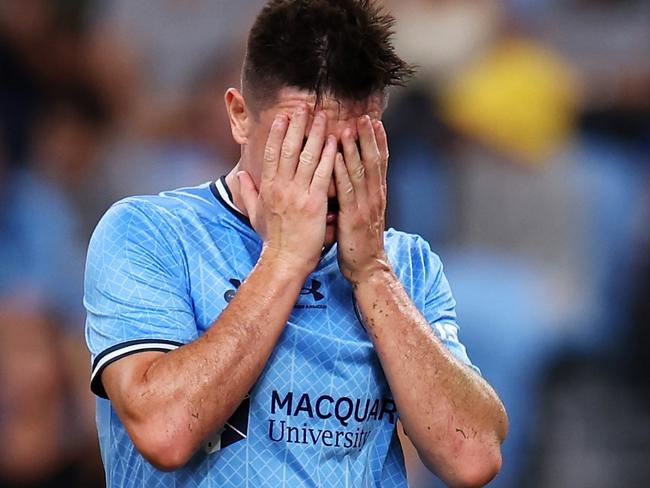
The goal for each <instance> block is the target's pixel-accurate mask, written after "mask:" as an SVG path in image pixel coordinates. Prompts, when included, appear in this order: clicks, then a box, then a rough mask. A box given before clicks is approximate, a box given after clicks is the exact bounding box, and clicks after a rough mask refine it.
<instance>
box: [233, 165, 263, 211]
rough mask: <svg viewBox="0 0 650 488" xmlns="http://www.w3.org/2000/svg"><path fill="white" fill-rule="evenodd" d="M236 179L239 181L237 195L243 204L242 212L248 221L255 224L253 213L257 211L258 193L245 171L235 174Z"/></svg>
mask: <svg viewBox="0 0 650 488" xmlns="http://www.w3.org/2000/svg"><path fill="white" fill-rule="evenodd" d="M237 179H238V180H239V194H240V195H241V198H242V201H243V203H244V208H243V210H244V211H245V212H246V215H247V216H248V220H250V221H251V222H255V211H256V210H257V199H258V197H259V193H258V191H257V188H256V187H255V183H254V182H253V178H251V175H249V174H248V173H247V172H246V171H240V172H238V173H237Z"/></svg>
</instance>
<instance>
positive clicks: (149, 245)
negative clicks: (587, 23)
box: [85, 0, 507, 488]
mask: <svg viewBox="0 0 650 488" xmlns="http://www.w3.org/2000/svg"><path fill="white" fill-rule="evenodd" d="M392 22H393V18H392V17H390V16H389V15H387V14H385V13H383V12H382V11H381V10H379V9H378V8H376V7H375V6H374V5H373V4H372V3H371V2H368V1H366V0H309V1H307V0H272V1H270V2H269V3H268V4H267V5H266V6H265V8H264V9H263V10H262V11H261V13H260V14H259V15H258V17H257V19H256V21H255V24H254V26H253V27H252V30H251V32H250V34H249V38H248V49H247V53H246V57H245V60H244V64H243V71H242V85H241V91H239V90H236V89H234V88H232V89H229V90H228V91H227V93H226V95H225V101H226V106H227V111H228V115H229V119H230V124H231V128H232V134H233V137H234V139H235V141H236V142H237V143H239V144H240V145H241V158H240V160H239V162H238V163H237V164H236V165H235V167H234V168H233V170H232V171H231V172H230V173H229V174H228V175H226V176H224V177H221V178H220V179H218V180H216V181H215V182H211V183H205V184H203V185H200V186H197V187H193V188H182V189H179V190H175V191H169V192H163V193H161V194H160V195H158V196H143V197H133V198H127V199H125V200H123V201H121V202H118V203H117V204H115V205H114V206H113V207H112V208H111V209H110V210H109V211H108V212H107V214H106V215H105V216H104V217H103V218H102V220H101V222H100V223H99V225H98V227H97V229H96V231H95V233H94V235H93V237H92V240H91V243H90V249H89V251H88V261H87V272H86V289H85V305H86V307H87V310H88V320H87V340H88V345H89V348H90V350H91V352H92V356H93V368H92V379H91V387H92V390H93V391H94V392H95V393H96V394H97V395H98V397H99V398H98V401H97V426H98V430H99V436H100V442H101V450H102V456H103V460H104V465H105V468H106V477H107V483H108V485H109V486H110V487H128V486H161V487H162V486H164V487H167V486H178V487H180V486H188V487H189V486H191V487H194V486H202V487H207V486H218V487H221V488H227V487H245V486H254V487H256V488H259V487H267V486H268V487H274V488H275V487H291V488H295V487H308V486H309V487H314V486H318V487H339V486H350V487H366V486H368V487H369V486H382V487H403V486H406V474H405V468H404V461H403V457H402V453H401V449H400V444H399V439H398V437H397V433H396V429H395V427H396V422H397V420H398V419H400V420H401V422H402V423H403V425H404V428H405V431H406V433H407V435H408V436H409V437H410V439H411V440H412V441H413V444H414V445H415V447H416V448H417V451H418V453H419V455H420V457H421V458H422V460H423V461H424V463H425V464H426V465H427V466H428V467H429V468H430V469H431V470H432V471H433V472H434V473H436V474H437V475H438V476H439V477H440V478H442V479H443V480H444V481H445V482H446V483H447V484H448V485H449V486H458V487H460V486H463V487H465V486H482V485H483V484H485V483H487V482H488V481H489V480H490V479H491V478H492V477H493V476H494V475H495V474H496V473H497V471H498V470H499V467H500V463H501V454H500V444H501V442H502V441H503V439H504V437H505V435H506V429H507V427H506V426H507V420H506V415H505V412H504V409H503V407H502V405H501V403H500V401H499V399H498V398H497V395H496V394H495V393H494V391H493V390H492V389H491V388H490V386H489V385H488V384H487V383H486V382H485V381H484V380H483V379H482V378H481V376H480V374H479V373H478V371H477V370H476V369H475V368H474V367H473V366H472V365H471V363H470V360H469V359H468V357H467V355H466V352H465V349H464V347H463V346H462V344H461V343H460V342H459V341H458V335H457V331H458V327H457V325H456V314H455V310H454V307H455V303H454V299H453V298H452V295H451V292H450V289H449V285H448V283H447V280H446V279H445V276H444V274H443V272H442V266H441V263H440V260H439V259H438V257H437V256H436V255H435V254H433V252H432V251H431V250H430V249H429V246H428V244H427V243H426V242H424V241H423V240H422V239H421V238H419V237H417V236H413V235H408V234H404V233H401V232H397V231H394V230H389V231H387V232H385V231H384V211H385V205H386V168H387V162H388V143H387V136H386V133H385V131H384V127H383V125H382V123H381V117H382V113H383V110H384V106H385V103H386V88H387V87H389V86H390V85H400V84H403V82H404V81H405V79H406V78H407V77H408V75H409V74H410V73H411V69H410V68H409V66H408V65H407V64H405V63H404V62H403V61H402V60H401V59H400V58H399V57H398V56H397V55H396V53H395V52H394V50H393V47H392V45H391V42H390V41H391V25H392Z"/></svg>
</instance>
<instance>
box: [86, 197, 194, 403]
mask: <svg viewBox="0 0 650 488" xmlns="http://www.w3.org/2000/svg"><path fill="white" fill-rule="evenodd" d="M169 218H170V216H169V215H167V214H165V213H163V211H161V210H158V209H157V208H156V207H155V205H153V204H149V203H144V202H139V201H123V202H120V203H117V204H115V205H114V206H113V207H111V209H109V211H108V212H107V213H106V215H104V217H103V218H102V220H101V221H100V223H99V224H98V226H97V228H96V229H95V232H94V233H93V236H92V238H91V241H90V245H89V248H88V258H87V261H86V274H85V283H84V305H85V307H86V312H87V318H86V342H87V344H88V348H89V349H90V352H91V356H92V373H91V390H92V391H93V392H94V393H95V394H97V395H98V396H101V397H103V398H106V392H105V390H104V387H103V385H102V382H101V374H102V371H103V370H104V368H106V366H108V365H109V364H111V363H113V362H115V361H117V360H118V359H121V358H123V357H125V356H128V355H131V354H135V353H138V352H143V351H164V352H166V351H171V350H173V349H176V348H178V347H179V346H181V345H183V344H187V343H188V342H191V341H193V340H194V339H196V338H197V328H196V324H195V321H194V314H193V307H192V304H191V300H190V294H189V291H188V290H189V284H188V277H187V272H186V264H185V263H186V260H185V258H184V254H183V251H182V248H181V246H180V243H179V241H178V238H177V237H176V234H175V232H174V229H173V224H172V223H171V222H169Z"/></svg>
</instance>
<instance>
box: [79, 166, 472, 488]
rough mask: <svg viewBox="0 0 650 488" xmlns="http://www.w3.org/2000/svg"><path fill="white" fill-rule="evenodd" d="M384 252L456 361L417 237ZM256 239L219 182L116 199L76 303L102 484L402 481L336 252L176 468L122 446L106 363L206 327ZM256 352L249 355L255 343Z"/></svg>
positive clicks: (371, 355)
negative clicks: (220, 418)
mask: <svg viewBox="0 0 650 488" xmlns="http://www.w3.org/2000/svg"><path fill="white" fill-rule="evenodd" d="M385 242H386V250H387V253H388V256H389V259H390V261H391V264H392V266H393V269H394V270H395V272H396V274H397V275H398V276H399V278H400V279H401V281H402V283H403V284H404V286H405V287H406V290H407V291H408V293H409V295H410V296H411V297H412V299H413V301H414V302H415V304H416V305H417V307H418V308H419V309H420V310H421V311H422V313H423V314H424V316H425V317H426V319H427V320H428V321H429V322H430V323H431V325H432V327H433V329H434V330H435V332H436V334H437V335H438V337H439V338H440V339H441V340H442V341H443V342H444V344H445V345H446V346H447V347H448V348H449V350H450V351H451V352H452V353H453V354H454V355H455V356H456V357H457V358H459V359H460V360H461V361H463V362H464V363H467V364H470V362H469V359H468V357H467V355H466V353H465V348H464V347H463V345H462V344H461V343H460V342H459V341H458V335H457V331H458V328H457V325H456V313H455V310H454V307H455V303H454V299H453V298H452V295H451V292H450V289H449V285H448V284H447V280H446V279H445V276H444V274H443V272H442V266H441V264H440V260H439V259H438V257H437V256H436V255H435V254H433V253H432V252H431V250H430V249H429V246H428V244H426V242H424V241H423V240H422V239H421V238H419V237H416V236H412V235H408V234H404V233H401V232H397V231H394V230H389V231H388V232H386V239H385ZM261 247H262V242H261V240H260V239H259V237H258V236H257V234H256V233H255V231H254V230H253V229H252V228H251V227H250V224H249V222H248V220H247V219H246V217H245V216H244V215H242V214H241V213H240V212H239V211H238V210H237V208H236V207H235V205H234V204H233V202H232V197H231V195H230V192H229V190H228V188H227V187H226V185H225V179H224V178H221V179H220V180H218V181H217V182H216V183H212V184H208V183H206V184H204V185H201V186H198V187H194V188H184V189H180V190H176V191H171V192H165V193H161V194H160V195H158V196H148V197H134V198H128V199H126V200H123V201H121V202H119V203H117V204H115V205H114V206H113V207H112V208H111V209H110V210H109V211H108V212H107V214H106V215H105V216H104V217H103V218H102V220H101V222H100V223H99V225H98V227H97V229H96V230H95V233H94V235H93V237H92V240H91V242H90V248H89V251H88V261H87V267H86V285H85V286H86V288H85V299H84V303H85V306H86V308H87V311H88V319H87V324H86V335H87V341H88V346H89V348H90V350H91V352H92V359H93V366H92V380H91V387H92V390H93V391H94V392H95V393H96V394H97V395H98V397H99V398H98V399H97V428H98V431H99V438H100V444H101V451H102V457H103V461H104V466H105V469H106V477H107V485H108V486H109V487H131V486H137V487H142V486H147V487H156V486H160V487H174V486H175V487H195V486H199V487H208V486H213V487H219V488H231V487H232V488H241V487H248V486H250V487H255V488H263V487H272V488H278V487H289V488H299V487H348V486H349V487H354V488H361V487H378V486H381V487H405V486H406V485H407V484H406V473H405V468H404V460H403V457H402V451H401V447H400V444H399V440H398V438H397V434H396V429H395V423H396V421H397V418H398V412H397V410H396V407H395V402H394V401H393V398H392V395H391V391H390V389H389V387H388V384H387V382H386V378H385V377H384V373H383V371H382V369H381V367H380V364H379V360H378V358H377V355H376V354H375V352H374V350H373V346H372V343H371V342H370V340H369V338H368V336H367V334H366V331H365V329H364V327H363V325H362V324H361V322H360V320H359V317H358V314H357V312H356V309H355V304H354V300H353V294H352V290H351V287H350V285H349V284H348V282H347V281H346V279H345V278H344V277H343V276H342V275H341V273H340V271H339V268H338V264H337V259H336V246H334V247H333V248H332V249H330V250H329V251H328V252H327V253H326V254H325V255H324V256H323V257H322V259H321V261H320V263H319V265H318V268H317V269H316V270H315V271H314V272H313V273H312V274H311V275H310V276H309V277H308V278H307V280H306V282H305V284H304V288H303V289H302V291H301V294H300V296H299V297H298V301H297V303H296V305H295V307H294V310H293V312H292V313H291V316H290V317H289V321H288V322H287V325H286V328H285V330H284V332H283V334H282V336H281V337H280V339H279V341H278V343H277V345H276V347H275V350H274V352H273V354H272V355H271V357H270V359H269V361H268V363H267V365H266V367H265V368H264V370H263V371H262V374H261V376H260V377H259V379H258V381H257V383H256V384H255V385H254V387H253V388H252V390H251V392H250V395H249V396H248V397H247V398H245V399H244V401H243V402H242V404H241V405H240V407H239V408H238V410H237V411H236V412H235V414H234V415H233V416H232V418H231V419H230V420H229V421H228V422H227V424H226V426H225V429H223V430H222V431H221V432H216V433H215V434H214V435H213V436H212V438H211V439H208V440H207V441H206V443H205V444H204V446H203V447H202V448H201V449H200V450H199V451H198V452H197V453H196V454H195V455H194V457H193V458H192V459H191V460H190V461H189V463H188V464H187V465H186V466H185V467H183V468H182V469H179V470H177V471H174V472H162V471H158V470H157V469H156V468H154V467H153V466H152V465H151V464H149V463H148V462H147V461H146V460H145V459H144V458H143V457H142V456H141V455H140V454H139V453H138V451H137V450H136V448H135V447H134V445H133V443H132V442H131V441H130V439H129V437H128V435H127V433H126V430H125V429H124V426H123V425H122V423H121V422H120V419H119V418H118V417H117V415H116V413H115V411H114V410H113V408H112V406H111V403H110V401H108V400H107V399H106V396H105V392H104V389H103V387H102V383H101V373H102V371H103V369H104V368H105V367H106V366H107V365H108V364H110V363H111V362H113V361H116V360H118V359H120V358H123V357H125V356H127V355H130V354H135V353H138V352H142V351H171V350H173V349H175V348H178V347H180V346H182V345H183V344H187V343H189V342H192V341H194V340H195V339H197V338H198V337H200V336H201V335H202V334H204V333H205V332H206V330H207V329H208V328H209V327H210V326H211V324H212V323H213V322H214V321H215V319H217V317H218V316H219V314H220V313H221V311H222V310H223V309H224V308H225V307H226V306H228V302H229V301H230V300H231V299H232V297H233V296H234V294H235V293H236V292H237V288H238V287H239V285H240V283H241V282H242V281H243V280H244V279H245V278H246V276H248V274H249V273H250V271H251V269H252V268H253V266H254V265H255V263H256V262H257V259H258V257H259V255H260V252H261ZM251 347H255V346H254V344H251Z"/></svg>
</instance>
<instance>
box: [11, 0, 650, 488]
mask: <svg viewBox="0 0 650 488" xmlns="http://www.w3.org/2000/svg"><path fill="white" fill-rule="evenodd" d="M262 3H263V2H262V1H261V0H237V1H235V0H0V487H3V488H4V487H36V486H38V487H49V486H53V487H54V486H57V487H58V486H66V487H73V488H74V487H94V486H97V487H100V486H102V485H103V474H102V468H101V463H100V460H99V454H98V447H97V441H96V438H95V436H96V434H95V429H94V421H93V415H94V413H93V406H94V405H93V399H92V398H91V395H90V392H89V390H88V376H89V359H88V357H87V353H86V352H85V347H84V345H83V323H84V313H83V308H82V304H81V296H82V274H83V264H84V257H85V256H84V254H85V246H86V243H87V242H88V239H89V236H90V233H91V231H92V229H93V227H94V225H95V223H96V222H97V220H98V219H99V217H100V216H101V214H102V213H103V212H104V211H105V210H106V209H107V207H108V205H110V203H111V202H113V201H115V200H116V199H119V198H121V197H123V196H126V195H129V194H134V193H151V192H158V191H160V190H163V189H169V188H173V187H178V186H182V185H191V184H196V183H199V182H203V181H207V180H209V179H213V178H215V177H216V176H218V175H220V174H223V173H225V172H226V171H227V170H228V169H229V168H230V166H231V165H232V164H233V163H234V162H235V161H236V158H237V154H238V148H237V147H235V146H234V143H233V142H232V140H231V138H230V134H229V129H228V126H227V122H226V118H225V115H224V107H223V101H222V94H223V91H224V89H225V88H226V87H227V86H229V85H236V84H237V79H238V69H239V61H240V59H241V55H242V52H243V45H244V40H245V35H246V33H247V30H248V27H249V26H250V24H251V22H252V19H253V17H254V15H255V13H256V11H257V10H258V9H259V7H260V6H261V4H262ZM385 3H386V4H387V6H388V7H389V8H390V9H391V10H392V11H393V12H394V13H395V14H396V17H397V19H398V23H397V38H396V42H397V46H398V49H399V51H400V52H401V54H402V55H403V56H404V57H405V58H406V59H407V60H409V61H411V62H415V63H417V64H418V65H419V66H420V69H419V75H418V77H417V79H416V80H415V81H414V82H413V83H412V84H411V86H410V87H409V88H408V89H406V90H401V91H398V92H395V93H394V94H392V95H391V100H390V106H389V110H388V112H387V114H386V117H385V120H386V123H387V126H388V130H389V137H390V140H389V141H390V147H391V163H390V172H389V179H390V182H389V188H390V195H389V222H390V225H392V226H395V227H398V228H402V229H405V230H408V231H412V232H417V233H419V234H421V235H423V236H424V237H425V238H427V239H428V240H429V241H430V242H431V243H432V246H433V248H434V249H435V250H437V252H438V253H439V254H440V255H441V257H442V259H443V262H444V263H445V266H446V272H447V274H448V277H449V279H450V282H451V285H452V288H453V290H454V292H455V295H456V299H457V302H458V312H459V316H460V323H461V337H462V339H463V341H464V342H465V344H466V345H467V348H468V351H469V353H470V356H471V357H472V359H473V360H474V361H475V362H476V363H477V364H478V365H479V366H480V368H481V369H482V372H483V375H484V376H485V377H486V378H487V379H488V380H489V381H490V382H491V383H492V384H493V385H494V387H495V388H496V389H497V390H498V392H499V394H500V395H501V397H502V399H503V400H504V403H505V404H506V407H507V409H508V411H509V414H510V420H511V428H510V437H509V438H508V440H507V442H506V444H505V445H504V468H503V472H502V473H501V474H500V475H499V477H498V478H497V479H496V480H495V481H494V482H493V483H491V484H490V486H491V487H499V488H502V487H517V488H519V487H523V488H529V487H530V488H565V487H566V488H582V487H585V488H587V487H588V488H610V487H611V488H635V487H639V488H647V487H648V486H650V462H649V461H650V408H649V407H650V399H649V393H650V388H649V386H650V384H649V383H650V380H649V377H648V374H647V371H648V366H649V365H648V350H649V348H650V341H649V333H648V330H649V329H650V218H649V213H650V201H649V197H650V179H649V174H650V2H648V1H645V0H509V1H507V2H497V1H494V0H480V1H475V0H390V1H389V0H386V2H385ZM406 452H407V458H408V467H409V477H410V480H411V485H412V486H413V487H414V488H426V487H438V486H441V484H440V482H439V481H437V480H435V479H434V478H433V477H432V476H431V475H430V474H428V473H427V472H426V470H425V469H424V468H423V467H422V466H421V465H420V464H419V463H418V461H417V456H416V455H415V454H414V452H413V450H412V448H409V447H408V445H407V446H406Z"/></svg>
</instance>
